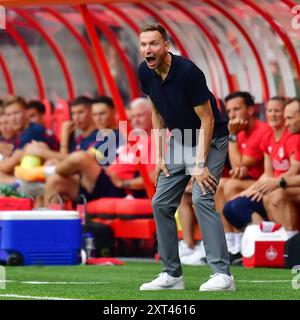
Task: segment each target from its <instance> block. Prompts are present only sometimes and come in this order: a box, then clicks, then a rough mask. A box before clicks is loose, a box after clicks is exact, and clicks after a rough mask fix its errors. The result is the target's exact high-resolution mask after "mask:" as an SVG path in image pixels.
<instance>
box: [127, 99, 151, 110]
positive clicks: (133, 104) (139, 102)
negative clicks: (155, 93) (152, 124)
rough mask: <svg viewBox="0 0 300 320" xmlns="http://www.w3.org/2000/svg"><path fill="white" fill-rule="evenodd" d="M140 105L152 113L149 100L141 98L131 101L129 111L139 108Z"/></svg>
mask: <svg viewBox="0 0 300 320" xmlns="http://www.w3.org/2000/svg"><path fill="white" fill-rule="evenodd" d="M142 105H143V106H145V107H146V108H147V109H149V110H151V111H152V106H151V102H150V100H149V99H147V98H143V97H139V98H136V99H134V100H132V101H131V103H130V106H129V107H130V109H134V108H137V107H140V106H142Z"/></svg>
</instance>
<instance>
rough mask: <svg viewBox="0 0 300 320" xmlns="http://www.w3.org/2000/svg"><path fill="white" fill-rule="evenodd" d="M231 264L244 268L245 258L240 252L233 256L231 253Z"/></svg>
mask: <svg viewBox="0 0 300 320" xmlns="http://www.w3.org/2000/svg"><path fill="white" fill-rule="evenodd" d="M229 259H230V264H231V265H232V266H242V265H243V257H242V255H241V253H240V252H238V253H235V254H232V253H231V252H229Z"/></svg>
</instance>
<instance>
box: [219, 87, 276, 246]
mask: <svg viewBox="0 0 300 320" xmlns="http://www.w3.org/2000/svg"><path fill="white" fill-rule="evenodd" d="M225 103H226V111H227V114H228V118H229V124H228V129H229V132H230V140H229V141H230V142H229V149H228V157H229V162H230V165H231V171H230V178H222V179H221V181H220V183H219V186H218V189H217V193H216V208H217V211H218V212H220V214H221V218H222V222H223V225H224V229H225V237H226V240H227V246H228V251H229V252H231V251H233V250H234V249H233V248H234V242H237V243H239V242H240V239H241V237H242V234H241V233H235V234H233V232H234V230H233V228H232V226H231V224H230V223H228V221H227V220H226V218H225V217H224V215H223V213H222V212H223V208H224V205H225V203H226V202H227V201H229V200H231V199H232V198H233V197H234V196H236V195H237V194H238V193H240V192H242V191H243V190H245V189H247V188H248V187H249V186H251V185H252V184H253V183H254V182H255V181H256V180H257V179H258V178H259V177H260V175H261V174H262V173H263V152H262V150H261V149H260V148H259V146H260V143H261V138H262V137H263V136H264V135H265V134H266V133H268V132H269V131H270V130H271V129H270V127H269V126H268V125H267V124H266V123H264V122H262V121H260V120H258V119H257V118H256V115H255V103H254V98H253V97H252V96H251V94H250V93H248V92H243V91H238V92H233V93H231V94H229V95H228V96H227V97H226V98H225Z"/></svg>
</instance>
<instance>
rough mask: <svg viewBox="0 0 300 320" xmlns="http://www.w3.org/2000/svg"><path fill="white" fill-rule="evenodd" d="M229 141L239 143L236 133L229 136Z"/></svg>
mask: <svg viewBox="0 0 300 320" xmlns="http://www.w3.org/2000/svg"><path fill="white" fill-rule="evenodd" d="M229 141H230V142H237V135H236V134H235V133H232V134H231V135H229Z"/></svg>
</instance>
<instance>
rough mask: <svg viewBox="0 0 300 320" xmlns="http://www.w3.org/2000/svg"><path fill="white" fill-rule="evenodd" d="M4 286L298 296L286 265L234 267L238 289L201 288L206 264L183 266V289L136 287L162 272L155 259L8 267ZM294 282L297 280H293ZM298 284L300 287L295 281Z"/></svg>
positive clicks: (93, 293)
mask: <svg viewBox="0 0 300 320" xmlns="http://www.w3.org/2000/svg"><path fill="white" fill-rule="evenodd" d="M5 271H6V282H5V283H6V288H5V289H0V299H39V298H41V299H42V298H47V297H48V298H50V299H52V298H60V299H61V298H65V299H84V300H90V299H93V300H94V299H96V300H214V299H217V300H220V299H226V300H241V299H243V300H253V299H255V300H273V299H276V300H277V299H279V300H298V299H300V289H294V288H293V286H292V280H293V279H294V277H295V276H296V274H294V273H292V271H291V270H288V269H270V268H268V269H265V268H254V269H245V268H243V267H232V268H231V271H232V273H233V275H234V277H235V280H236V286H237V291H236V292H210V293H209V292H199V291H198V290H199V285H200V284H201V283H203V282H205V281H206V280H207V279H208V277H209V274H210V270H209V268H208V267H207V266H204V267H191V266H183V273H184V279H185V284H186V290H179V291H177V290H174V291H173V290H170V291H168V290H164V291H147V292H145V291H143V292H140V291H139V286H140V285H141V284H142V283H143V282H148V281H150V280H152V279H153V278H154V276H155V275H157V274H158V273H159V272H160V271H161V264H160V263H157V262H134V261H129V262H126V263H125V265H123V266H82V265H81V266H70V267H65V266H60V267H42V266H34V267H6V268H5ZM294 281H296V283H297V284H299V283H300V280H295V279H294ZM298 286H300V285H298Z"/></svg>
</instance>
